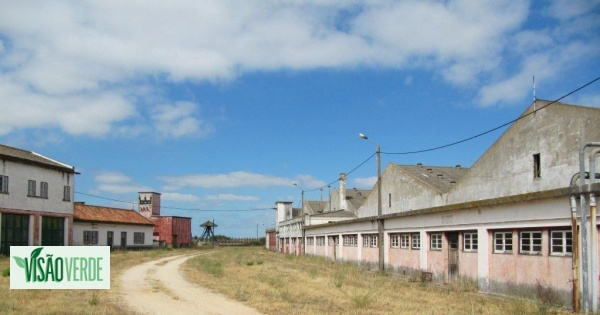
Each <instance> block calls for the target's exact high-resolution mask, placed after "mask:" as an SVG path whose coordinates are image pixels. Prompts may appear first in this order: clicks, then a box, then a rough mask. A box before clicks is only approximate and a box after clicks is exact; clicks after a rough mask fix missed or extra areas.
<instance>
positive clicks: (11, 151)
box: [0, 144, 75, 173]
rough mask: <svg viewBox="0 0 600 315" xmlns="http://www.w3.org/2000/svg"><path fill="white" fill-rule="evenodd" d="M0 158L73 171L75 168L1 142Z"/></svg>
mask: <svg viewBox="0 0 600 315" xmlns="http://www.w3.org/2000/svg"><path fill="white" fill-rule="evenodd" d="M0 159H3V160H11V161H15V162H19V163H23V164H32V165H37V166H41V167H45V168H51V169H57V170H60V171H64V172H69V173H75V168H74V167H73V166H70V165H67V164H64V163H61V162H58V161H55V160H53V159H51V158H48V157H45V156H43V155H41V154H39V153H35V152H33V151H26V150H21V149H17V148H13V147H9V146H6V145H3V144H0Z"/></svg>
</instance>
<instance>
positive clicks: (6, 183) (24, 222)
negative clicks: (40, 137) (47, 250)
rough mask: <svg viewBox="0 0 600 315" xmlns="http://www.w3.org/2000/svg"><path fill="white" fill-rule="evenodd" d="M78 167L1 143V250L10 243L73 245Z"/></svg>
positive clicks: (4, 251) (2, 252)
mask: <svg viewBox="0 0 600 315" xmlns="http://www.w3.org/2000/svg"><path fill="white" fill-rule="evenodd" d="M75 174H76V172H75V168H74V167H72V166H69V165H67V164H64V163H61V162H58V161H55V160H53V159H50V158H48V157H45V156H43V155H41V154H38V153H35V152H31V151H25V150H21V149H17V148H13V147H9V146H5V145H0V254H1V255H8V254H9V251H10V246H18V245H20V246H26V245H52V246H61V245H71V244H72V224H73V187H74V185H75Z"/></svg>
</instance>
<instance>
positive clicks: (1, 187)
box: [0, 175, 8, 194]
mask: <svg viewBox="0 0 600 315" xmlns="http://www.w3.org/2000/svg"><path fill="white" fill-rule="evenodd" d="M0 193H4V194H7V193H8V176H4V175H0Z"/></svg>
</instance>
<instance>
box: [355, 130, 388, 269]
mask: <svg viewBox="0 0 600 315" xmlns="http://www.w3.org/2000/svg"><path fill="white" fill-rule="evenodd" d="M358 136H359V137H360V138H362V139H365V140H369V141H371V142H372V143H374V144H375V145H376V146H377V234H378V236H377V238H378V239H379V240H378V242H377V245H378V247H379V271H383V270H384V269H385V262H384V252H383V250H384V248H385V247H384V238H383V219H382V218H381V215H382V214H383V213H382V210H381V146H380V145H379V143H377V142H375V141H373V140H371V139H369V137H367V136H365V135H364V134H363V133H359V134H358Z"/></svg>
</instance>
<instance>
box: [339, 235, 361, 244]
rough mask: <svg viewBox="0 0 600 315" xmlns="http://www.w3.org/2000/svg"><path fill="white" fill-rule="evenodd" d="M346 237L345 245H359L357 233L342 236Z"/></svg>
mask: <svg viewBox="0 0 600 315" xmlns="http://www.w3.org/2000/svg"><path fill="white" fill-rule="evenodd" d="M342 238H343V239H344V246H348V247H356V246H358V236H357V235H344V236H342Z"/></svg>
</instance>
